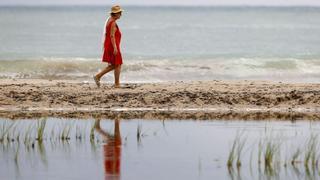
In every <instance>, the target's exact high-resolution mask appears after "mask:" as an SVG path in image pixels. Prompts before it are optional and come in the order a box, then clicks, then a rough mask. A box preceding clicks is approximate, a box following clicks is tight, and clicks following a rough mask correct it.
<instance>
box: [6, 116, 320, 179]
mask: <svg viewBox="0 0 320 180" xmlns="http://www.w3.org/2000/svg"><path fill="white" fill-rule="evenodd" d="M44 121H45V122H46V125H45V128H44V136H43V140H42V141H41V140H35V139H36V138H37V136H38V133H37V127H40V125H41V122H42V123H43V122H44ZM94 125H96V126H94ZM97 125H100V127H101V128H98V127H99V126H97ZM92 127H96V128H95V129H92ZM7 129H8V131H6V130H7ZM69 130H70V131H69ZM92 130H93V131H92ZM91 132H94V136H92V133H91ZM319 132H320V123H319V122H314V121H312V122H311V121H297V122H290V121H221V120H207V121H206V120H201V121H200V120H142V119H132V120H121V119H112V120H111V119H101V120H99V118H96V119H94V118H93V119H86V120H79V119H57V118H47V119H44V118H43V119H40V120H15V121H12V120H6V119H1V120H0V138H2V137H4V138H3V139H2V142H0V156H1V158H0V179H56V178H59V179H89V178H91V179H103V178H105V179H304V178H309V179H310V178H311V179H317V178H319V169H318V167H314V168H313V167H312V164H311V163H310V166H308V167H309V168H305V166H304V164H303V163H302V162H298V161H303V160H304V159H305V158H304V157H305V155H306V152H307V147H308V141H309V140H310V138H311V137H312V136H317V135H318V134H319ZM18 136H19V138H17V137H18ZM90 137H91V138H90ZM236 137H238V138H239V141H238V142H244V147H243V149H242V151H241V153H240V160H241V166H240V167H239V168H237V166H236V163H235V161H234V162H233V166H232V167H230V168H228V167H227V160H228V155H229V152H230V151H231V148H232V144H233V142H234V140H235V138H236ZM18 139H19V141H17V140H18ZM315 139H316V144H317V146H316V147H317V148H318V145H319V143H318V141H317V137H316V138H315ZM259 143H260V144H261V149H262V156H261V158H263V157H264V153H265V151H266V146H267V144H268V143H271V144H272V143H273V144H278V146H277V148H278V149H279V151H278V152H279V153H277V152H275V156H274V161H273V162H272V166H271V169H270V167H269V169H268V168H267V167H265V164H264V161H262V163H260V164H259V163H258V157H259ZM297 148H300V149H301V153H300V155H299V157H298V158H297V162H296V165H295V166H292V165H291V163H290V162H291V159H292V156H293V154H294V153H295V151H296V150H297ZM316 153H318V152H316ZM318 155H319V154H316V156H317V158H318ZM285 164H286V165H287V166H286V167H285Z"/></svg>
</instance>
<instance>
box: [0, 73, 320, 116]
mask: <svg viewBox="0 0 320 180" xmlns="http://www.w3.org/2000/svg"><path fill="white" fill-rule="evenodd" d="M122 86H123V87H122V88H120V89H115V88H112V84H105V83H103V84H102V87H101V88H100V89H99V88H96V86H95V84H93V82H87V81H85V82H81V81H69V80H53V81H49V80H43V79H41V80H39V79H18V80H11V79H0V117H3V118H10V119H15V118H14V117H16V118H23V117H24V116H25V117H31V116H34V117H38V116H41V115H43V116H54V117H64V116H67V117H75V118H78V117H81V114H82V115H85V116H90V114H95V115H97V114H101V115H102V116H104V117H106V118H108V117H112V116H113V114H119V113H120V114H125V115H124V118H125V119H130V118H146V117H149V118H151V116H152V115H153V116H154V118H160V119H162V118H164V119H166V118H172V119H183V118H186V119H192V117H194V118H196V119H246V118H247V119H254V118H256V119H257V120H259V119H288V120H293V119H311V120H319V119H320V115H319V114H320V84H315V83H282V82H271V81H193V82H164V83H130V84H122ZM77 112H79V113H78V114H80V116H79V115H78V114H77ZM68 114H69V116H68Z"/></svg>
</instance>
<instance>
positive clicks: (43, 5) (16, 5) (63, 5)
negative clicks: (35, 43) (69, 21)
mask: <svg viewBox="0 0 320 180" xmlns="http://www.w3.org/2000/svg"><path fill="white" fill-rule="evenodd" d="M112 5H113V4H0V7H77V6H78V7H79V6H88V7H90V6H91V7H99V6H112ZM122 6H123V7H248V8H250V7H260V8H268V7H280V8H281V7H284V8H285V7H288V8H289V7H310V8H311V7H314V8H319V7H320V4H319V5H308V4H306V5H272V4H271V5H254V4H250V5H248V4H232V5H231V4H230V5H228V4H225V5H223V4H219V5H213V4H210V5H205V4H203V5H188V4H184V5H178V4H177V5H174V4H170V5H166V4H159V5H147V4H138V5H134V4H127V5H122Z"/></svg>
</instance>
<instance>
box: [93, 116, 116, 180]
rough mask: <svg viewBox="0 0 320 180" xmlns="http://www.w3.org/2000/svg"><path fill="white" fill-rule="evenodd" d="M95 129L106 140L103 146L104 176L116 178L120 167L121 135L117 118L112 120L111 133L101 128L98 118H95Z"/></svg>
mask: <svg viewBox="0 0 320 180" xmlns="http://www.w3.org/2000/svg"><path fill="white" fill-rule="evenodd" d="M95 129H96V131H97V132H98V133H99V134H101V135H102V136H103V137H104V138H105V140H106V142H107V143H106V144H105V145H104V146H103V151H104V168H105V178H106V179H115V180H118V179H120V167H121V135H120V127H119V120H118V119H116V120H115V121H114V134H113V135H111V134H110V133H108V132H106V131H104V130H102V129H101V127H100V120H96V122H95Z"/></svg>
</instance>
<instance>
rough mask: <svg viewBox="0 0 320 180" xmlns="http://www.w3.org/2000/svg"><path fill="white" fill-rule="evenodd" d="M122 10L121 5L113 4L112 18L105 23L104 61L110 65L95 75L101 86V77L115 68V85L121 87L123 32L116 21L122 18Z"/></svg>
mask: <svg viewBox="0 0 320 180" xmlns="http://www.w3.org/2000/svg"><path fill="white" fill-rule="evenodd" d="M122 11H123V10H122V9H121V7H120V6H118V5H117V6H113V7H112V8H111V12H110V18H109V19H108V20H107V22H106V25H105V33H104V36H105V40H104V48H103V49H104V51H103V57H102V61H103V62H107V63H108V66H107V67H106V68H105V69H103V70H102V71H101V72H99V73H98V74H96V75H95V76H93V79H94V81H95V83H96V84H97V86H98V87H100V79H101V77H102V76H103V75H105V74H106V73H108V72H110V71H112V70H114V81H115V82H114V83H115V85H114V87H116V88H118V87H120V80H119V79H120V71H121V64H122V56H121V51H120V42H121V32H120V29H119V27H118V25H117V23H116V21H117V20H118V19H120V17H121V14H122Z"/></svg>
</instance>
